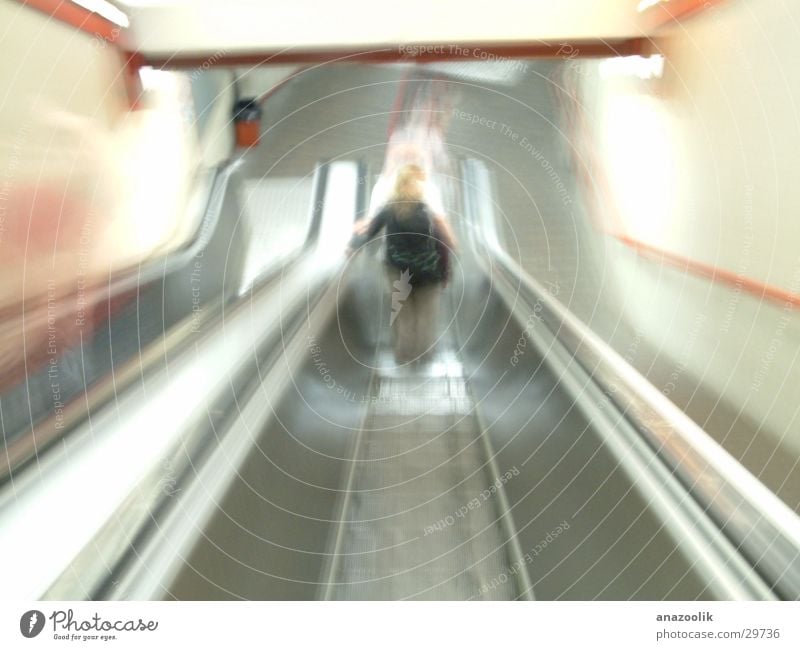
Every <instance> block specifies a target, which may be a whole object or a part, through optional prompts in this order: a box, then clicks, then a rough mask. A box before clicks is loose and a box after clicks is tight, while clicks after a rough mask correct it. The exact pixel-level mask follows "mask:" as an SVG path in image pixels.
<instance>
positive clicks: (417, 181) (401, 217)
mask: <svg viewBox="0 0 800 650" xmlns="http://www.w3.org/2000/svg"><path fill="white" fill-rule="evenodd" d="M425 183H426V175H425V171H424V170H423V169H422V167H420V166H419V165H416V164H407V165H404V166H402V167H400V169H399V170H398V171H397V175H396V178H395V183H394V189H393V191H392V193H391V195H390V196H389V199H388V201H387V202H386V204H385V205H384V206H383V208H382V209H380V210H379V211H378V213H377V214H376V215H375V217H374V218H373V219H372V220H371V221H370V222H369V224H368V225H367V227H366V228H363V227H357V228H356V231H355V234H354V236H353V239H352V240H351V244H350V248H351V250H354V249H356V248H358V247H360V246H363V245H364V244H366V243H367V242H369V241H370V240H372V239H374V238H375V237H376V236H377V235H378V233H379V232H380V231H381V230H383V229H384V228H385V229H386V235H385V237H386V258H385V263H386V274H387V277H388V279H389V283H390V286H391V297H392V312H391V316H390V321H389V324H390V327H391V329H392V342H393V347H394V353H395V358H396V360H397V361H398V363H407V362H410V361H418V360H421V359H423V358H424V357H426V356H427V355H429V354H430V353H431V352H432V350H433V346H434V342H435V338H436V329H437V327H436V325H437V316H438V307H439V301H440V296H441V290H442V288H443V287H444V286H446V285H447V281H448V279H449V274H450V254H451V252H452V251H453V250H454V247H455V239H454V237H453V233H452V231H451V229H450V226H449V224H448V223H447V221H446V220H445V218H444V217H443V216H442V215H441V214H438V213H436V212H434V211H433V210H432V209H431V207H430V206H429V205H428V203H427V202H426V201H425Z"/></svg>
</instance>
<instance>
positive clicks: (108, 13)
mask: <svg viewBox="0 0 800 650" xmlns="http://www.w3.org/2000/svg"><path fill="white" fill-rule="evenodd" d="M73 2H74V3H75V4H76V5H80V6H81V7H83V8H84V9H88V10H89V11H93V12H94V13H96V14H97V15H99V16H102V17H103V18H105V19H106V20H110V21H111V22H112V23H114V24H115V25H119V26H120V27H128V25H130V21H129V20H128V16H127V15H125V12H123V11H121V10H120V9H118V8H117V7H115V6H114V5H112V4H111V3H110V2H106V0H73Z"/></svg>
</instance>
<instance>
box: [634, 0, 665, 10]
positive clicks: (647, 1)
mask: <svg viewBox="0 0 800 650" xmlns="http://www.w3.org/2000/svg"><path fill="white" fill-rule="evenodd" d="M661 2H669V0H640V1H639V4H638V5H636V11H638V12H639V13H641V12H643V11H646V10H647V9H649V8H650V7H655V6H656V5H657V4H659V3H661Z"/></svg>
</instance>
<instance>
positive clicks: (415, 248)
mask: <svg viewBox="0 0 800 650" xmlns="http://www.w3.org/2000/svg"><path fill="white" fill-rule="evenodd" d="M383 228H385V229H386V263H387V264H388V265H389V266H392V267H394V268H396V269H398V270H400V271H401V272H402V271H406V270H408V271H409V272H410V273H411V278H410V282H411V285H412V286H421V285H424V284H432V283H435V282H442V281H444V280H446V279H447V274H448V260H447V247H446V246H445V245H444V243H443V242H442V238H441V236H440V235H439V233H437V231H436V227H435V225H434V221H433V219H432V217H431V213H430V210H429V209H428V207H427V206H426V205H425V204H424V203H422V202H419V203H415V204H414V206H413V208H412V210H411V211H409V212H405V211H404V213H403V214H402V216H401V215H398V211H397V206H396V205H394V204H392V203H387V204H386V205H385V206H384V207H383V208H382V209H381V211H380V212H378V214H377V215H375V217H374V218H373V219H372V221H371V222H370V224H369V227H368V228H367V232H366V233H364V234H363V235H361V236H356V237H354V238H353V240H352V242H351V243H350V246H351V248H358V247H359V246H363V245H364V244H366V243H367V242H368V241H370V240H371V239H373V238H374V237H375V236H376V235H377V234H378V233H379V232H380V231H381V230H382V229H383Z"/></svg>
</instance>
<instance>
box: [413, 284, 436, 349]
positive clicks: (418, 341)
mask: <svg viewBox="0 0 800 650" xmlns="http://www.w3.org/2000/svg"><path fill="white" fill-rule="evenodd" d="M441 293H442V287H441V285H440V284H439V283H436V284H429V285H425V286H422V287H417V288H416V289H415V294H416V295H415V301H414V342H415V346H416V349H415V354H414V356H415V357H417V356H420V355H423V356H430V355H431V354H432V352H433V347H434V344H435V342H436V338H437V337H438V335H439V302H440V300H441Z"/></svg>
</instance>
